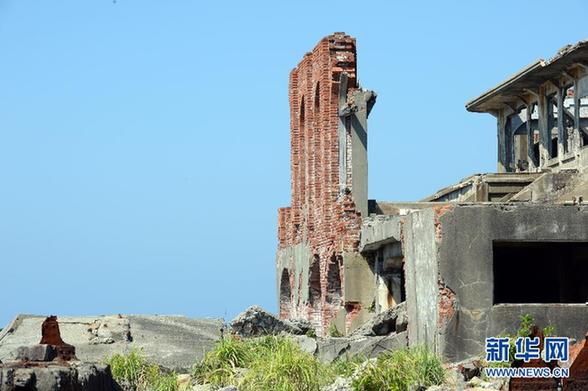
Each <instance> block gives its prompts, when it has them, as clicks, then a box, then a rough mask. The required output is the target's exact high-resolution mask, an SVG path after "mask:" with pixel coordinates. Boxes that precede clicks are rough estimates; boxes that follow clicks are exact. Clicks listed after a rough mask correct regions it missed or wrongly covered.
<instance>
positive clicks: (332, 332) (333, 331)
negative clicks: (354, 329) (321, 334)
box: [329, 323, 343, 337]
mask: <svg viewBox="0 0 588 391" xmlns="http://www.w3.org/2000/svg"><path fill="white" fill-rule="evenodd" d="M342 336H343V333H341V332H340V331H339V329H338V328H337V326H336V325H335V323H331V324H330V325H329V337H342Z"/></svg>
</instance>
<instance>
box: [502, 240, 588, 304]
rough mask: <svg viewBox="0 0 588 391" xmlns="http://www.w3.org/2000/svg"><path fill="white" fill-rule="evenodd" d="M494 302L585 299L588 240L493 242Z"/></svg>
mask: <svg viewBox="0 0 588 391" xmlns="http://www.w3.org/2000/svg"><path fill="white" fill-rule="evenodd" d="M493 258H494V265H493V271H494V304H500V303H586V302H587V301H588V243H586V242H494V243H493Z"/></svg>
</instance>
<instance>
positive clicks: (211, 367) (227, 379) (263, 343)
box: [192, 336, 334, 391]
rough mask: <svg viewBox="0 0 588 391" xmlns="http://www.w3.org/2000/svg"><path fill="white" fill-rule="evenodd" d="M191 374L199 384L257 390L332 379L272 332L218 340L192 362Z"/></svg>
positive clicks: (285, 390)
mask: <svg viewBox="0 0 588 391" xmlns="http://www.w3.org/2000/svg"><path fill="white" fill-rule="evenodd" d="M192 376H193V377H194V379H195V380H196V381H197V382H198V383H200V384H212V385H215V386H228V385H234V386H237V387H239V389H240V390H260V391H264V390H268V391H269V390H280V391H297V390H302V391H304V390H319V389H320V387H321V386H324V385H327V384H329V383H330V382H331V381H332V380H333V379H334V374H333V372H332V371H331V370H330V369H329V368H328V367H327V366H326V365H324V364H322V363H321V362H320V361H318V360H317V359H316V358H315V357H314V356H313V355H311V354H309V353H306V352H304V351H302V350H301V349H300V347H299V346H298V345H296V344H295V343H294V342H292V341H291V340H290V339H288V338H284V337H275V336H267V337H263V338H259V339H249V340H241V339H237V338H227V339H224V340H221V341H219V342H218V343H217V345H216V347H215V349H214V350H212V351H210V352H208V353H207V354H206V355H205V357H204V359H203V360H202V361H201V362H200V363H198V364H196V365H195V367H194V371H193V374H192Z"/></svg>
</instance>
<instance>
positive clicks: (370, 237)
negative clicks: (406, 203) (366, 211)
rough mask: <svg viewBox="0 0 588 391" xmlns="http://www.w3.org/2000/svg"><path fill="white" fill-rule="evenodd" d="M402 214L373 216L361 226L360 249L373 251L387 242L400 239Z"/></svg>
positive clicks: (361, 250)
mask: <svg viewBox="0 0 588 391" xmlns="http://www.w3.org/2000/svg"><path fill="white" fill-rule="evenodd" d="M401 220H402V218H401V217H400V216H394V215H392V216H381V215H380V216H372V217H369V218H368V219H364V222H363V224H362V226H361V238H360V242H359V251H360V252H364V251H373V250H375V249H377V248H378V247H380V246H381V245H384V244H386V243H392V242H399V241H400V222H401Z"/></svg>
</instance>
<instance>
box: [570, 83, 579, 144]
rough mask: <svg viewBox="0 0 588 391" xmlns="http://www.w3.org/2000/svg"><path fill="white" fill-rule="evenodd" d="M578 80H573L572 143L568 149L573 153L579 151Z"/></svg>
mask: <svg viewBox="0 0 588 391" xmlns="http://www.w3.org/2000/svg"><path fill="white" fill-rule="evenodd" d="M578 88H579V86H578V80H574V137H572V145H571V146H570V151H571V152H573V154H574V155H578V154H579V153H580V139H581V137H580V98H579V96H580V95H579V94H578Z"/></svg>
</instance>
